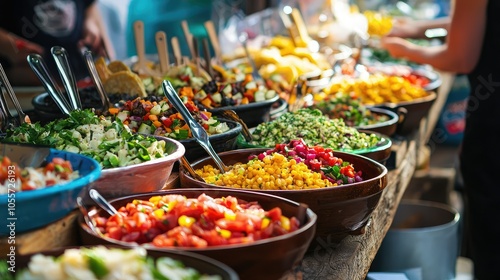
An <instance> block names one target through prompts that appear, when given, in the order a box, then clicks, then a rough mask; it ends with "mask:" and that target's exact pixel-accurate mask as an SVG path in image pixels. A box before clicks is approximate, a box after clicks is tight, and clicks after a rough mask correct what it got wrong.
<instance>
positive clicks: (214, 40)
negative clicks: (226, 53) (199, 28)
mask: <svg viewBox="0 0 500 280" xmlns="http://www.w3.org/2000/svg"><path fill="white" fill-rule="evenodd" d="M205 30H206V31H207V34H208V38H209V39H210V43H211V44H212V48H213V49H214V54H215V59H216V60H217V61H219V62H220V61H221V58H222V52H221V49H220V45H219V38H218V37H217V32H216V31H215V27H214V23H213V21H211V20H209V21H206V22H205Z"/></svg>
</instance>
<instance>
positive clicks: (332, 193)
mask: <svg viewBox="0 0 500 280" xmlns="http://www.w3.org/2000/svg"><path fill="white" fill-rule="evenodd" d="M219 157H220V158H221V160H222V161H223V162H224V163H225V165H226V166H228V167H229V171H227V172H225V173H223V174H221V173H220V171H219V169H217V167H216V165H215V163H214V161H213V160H212V158H210V157H207V158H204V159H201V160H199V161H196V162H194V163H192V167H193V168H194V170H195V172H196V173H197V174H198V175H199V176H201V178H203V181H201V180H198V179H195V178H193V177H192V176H191V175H190V174H189V173H188V172H187V170H186V169H185V168H183V167H182V168H181V171H180V172H179V175H180V180H181V187H188V188H189V187H193V186H194V187H205V188H223V189H228V188H229V189H248V190H252V191H257V192H261V193H266V194H273V195H277V196H281V197H284V198H288V199H290V200H293V201H297V202H302V203H305V204H307V205H309V207H310V208H311V209H312V210H313V211H314V212H315V213H317V215H318V222H317V229H316V236H318V237H322V238H323V237H329V238H335V239H336V238H342V237H345V236H346V235H348V234H359V233H361V231H362V229H363V228H364V226H365V225H366V224H367V222H368V219H369V217H370V215H371V213H372V212H373V210H374V209H375V207H376V206H377V204H378V202H379V200H380V197H381V195H382V191H383V189H384V188H385V186H386V185H387V178H386V177H387V169H386V167H384V166H383V165H382V164H380V163H378V162H376V161H374V160H372V159H369V158H367V157H364V156H360V155H355V154H350V153H343V152H337V151H333V150H332V149H329V148H323V147H319V146H308V145H307V144H306V143H305V142H304V141H302V140H301V139H296V140H293V141H291V142H290V143H289V144H281V145H276V147H275V148H272V149H269V148H249V149H241V150H235V151H229V152H224V153H219Z"/></svg>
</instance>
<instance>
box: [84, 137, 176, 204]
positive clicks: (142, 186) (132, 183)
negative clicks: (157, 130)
mask: <svg viewBox="0 0 500 280" xmlns="http://www.w3.org/2000/svg"><path fill="white" fill-rule="evenodd" d="M155 138H156V139H158V140H163V141H165V142H166V145H165V147H166V148H165V152H166V153H167V154H168V155H167V156H164V157H162V158H159V159H154V160H150V161H145V162H143V163H139V164H134V165H130V166H124V167H115V168H107V169H103V170H102V172H101V173H102V174H101V177H100V178H99V180H97V181H95V182H93V183H92V184H90V186H89V189H96V190H98V191H99V193H100V194H101V195H102V196H104V197H105V198H116V197H122V196H126V195H131V194H136V193H143V192H152V191H157V190H161V189H162V188H163V187H164V185H165V183H166V182H167V180H168V178H169V177H170V175H171V173H172V169H173V167H174V164H175V163H176V162H177V160H179V159H180V158H181V157H182V156H183V155H184V153H185V148H184V146H183V145H182V144H181V143H180V142H179V141H177V140H174V139H170V138H166V137H161V136H155ZM84 199H85V200H87V197H86V196H84Z"/></svg>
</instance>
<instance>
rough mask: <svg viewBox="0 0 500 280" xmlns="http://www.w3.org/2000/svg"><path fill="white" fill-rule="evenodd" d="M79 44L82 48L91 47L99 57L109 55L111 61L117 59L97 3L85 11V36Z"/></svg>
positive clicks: (83, 35)
mask: <svg viewBox="0 0 500 280" xmlns="http://www.w3.org/2000/svg"><path fill="white" fill-rule="evenodd" d="M78 44H79V46H80V47H82V46H87V47H89V48H90V49H91V50H92V52H93V53H96V54H97V55H100V56H106V55H107V56H108V58H109V59H110V60H113V59H114V58H115V51H114V47H113V44H112V43H111V40H110V39H109V36H108V33H107V31H106V27H105V25H104V21H103V20H102V16H101V13H100V11H99V7H98V4H97V1H94V2H93V3H92V4H91V5H90V6H89V7H88V8H87V10H86V11H85V19H84V24H83V34H82V38H81V40H80V41H79V42H78Z"/></svg>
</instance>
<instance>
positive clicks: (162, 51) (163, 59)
mask: <svg viewBox="0 0 500 280" xmlns="http://www.w3.org/2000/svg"><path fill="white" fill-rule="evenodd" d="M155 39H156V48H157V49H158V59H159V60H160V69H161V73H162V74H165V73H167V71H168V68H169V65H170V61H169V57H168V44H167V34H165V32H163V31H158V32H156V35H155Z"/></svg>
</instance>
